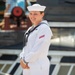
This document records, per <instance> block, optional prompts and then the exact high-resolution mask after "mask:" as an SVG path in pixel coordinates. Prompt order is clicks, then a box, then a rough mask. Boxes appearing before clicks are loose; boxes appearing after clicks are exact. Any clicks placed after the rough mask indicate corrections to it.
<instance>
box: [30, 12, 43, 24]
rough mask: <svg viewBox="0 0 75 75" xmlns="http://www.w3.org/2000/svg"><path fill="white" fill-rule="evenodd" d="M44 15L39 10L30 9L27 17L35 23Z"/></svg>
mask: <svg viewBox="0 0 75 75" xmlns="http://www.w3.org/2000/svg"><path fill="white" fill-rule="evenodd" d="M43 16H44V13H41V12H40V11H30V13H29V18H30V20H31V22H32V23H33V24H37V23H38V22H40V21H41V20H42V18H43Z"/></svg>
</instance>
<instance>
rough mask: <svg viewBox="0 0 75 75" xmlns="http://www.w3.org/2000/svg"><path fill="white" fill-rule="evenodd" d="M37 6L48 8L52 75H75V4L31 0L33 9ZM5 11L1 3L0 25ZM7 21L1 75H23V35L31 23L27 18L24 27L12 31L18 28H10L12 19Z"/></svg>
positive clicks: (1, 38)
mask: <svg viewBox="0 0 75 75" xmlns="http://www.w3.org/2000/svg"><path fill="white" fill-rule="evenodd" d="M34 3H39V4H41V5H45V6H47V8H46V11H45V16H44V19H46V20H47V21H48V22H49V26H50V28H51V30H52V32H53V37H52V39H51V41H50V42H51V45H50V47H49V54H48V58H49V60H50V62H51V65H50V73H49V75H75V0H30V4H31V5H32V4H34ZM4 9H5V1H3V0H0V22H1V21H2V19H3V18H4V17H3V15H4ZM26 11H27V9H26ZM26 11H24V13H26ZM23 16H24V15H23ZM5 20H6V21H5V24H4V26H3V27H2V26H0V75H22V68H21V66H20V65H19V53H20V52H21V50H22V45H23V34H24V32H25V31H26V30H27V28H28V27H29V26H31V23H30V21H29V19H28V18H24V21H25V23H24V24H21V23H20V27H19V26H18V25H17V23H15V25H16V27H13V28H11V27H9V26H10V25H12V26H13V25H14V24H12V23H10V24H9V25H8V18H5ZM22 25H23V26H22ZM24 25H25V26H24ZM21 26H22V27H21Z"/></svg>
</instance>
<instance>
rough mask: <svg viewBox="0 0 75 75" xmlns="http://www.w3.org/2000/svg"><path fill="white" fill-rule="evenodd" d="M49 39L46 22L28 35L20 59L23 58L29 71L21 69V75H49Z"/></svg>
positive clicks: (50, 32) (49, 32)
mask: <svg viewBox="0 0 75 75" xmlns="http://www.w3.org/2000/svg"><path fill="white" fill-rule="evenodd" d="M29 29H30V28H29ZM29 29H28V30H29ZM28 30H27V31H28ZM51 37H52V31H51V29H50V27H49V26H48V23H47V21H46V20H43V21H42V22H41V25H40V26H38V27H37V28H36V29H35V30H34V31H33V32H32V33H30V35H29V37H28V42H27V44H26V46H24V47H23V50H22V52H21V54H20V58H21V57H22V58H23V57H24V60H25V61H26V62H29V63H28V66H29V67H30V69H23V75H49V66H50V61H49V59H48V58H47V55H48V50H49V46H50V43H51V42H50V41H51Z"/></svg>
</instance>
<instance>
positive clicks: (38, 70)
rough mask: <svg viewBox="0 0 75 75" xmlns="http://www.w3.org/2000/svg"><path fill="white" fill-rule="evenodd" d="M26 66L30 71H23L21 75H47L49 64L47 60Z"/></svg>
mask: <svg viewBox="0 0 75 75" xmlns="http://www.w3.org/2000/svg"><path fill="white" fill-rule="evenodd" d="M28 65H29V67H30V69H23V75H49V66H50V62H49V60H48V58H46V59H43V60H38V61H37V62H35V63H29V64H28Z"/></svg>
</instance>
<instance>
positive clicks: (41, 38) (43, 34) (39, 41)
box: [25, 28, 52, 62]
mask: <svg viewBox="0 0 75 75" xmlns="http://www.w3.org/2000/svg"><path fill="white" fill-rule="evenodd" d="M51 36H52V32H51V30H50V29H49V28H43V29H41V30H39V33H38V35H37V38H36V40H35V43H34V46H33V48H32V49H31V52H29V53H28V54H27V55H26V56H25V61H26V62H34V61H36V60H37V59H38V58H39V56H40V54H41V53H42V52H43V50H44V48H45V47H46V48H47V47H49V45H50V39H51Z"/></svg>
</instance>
